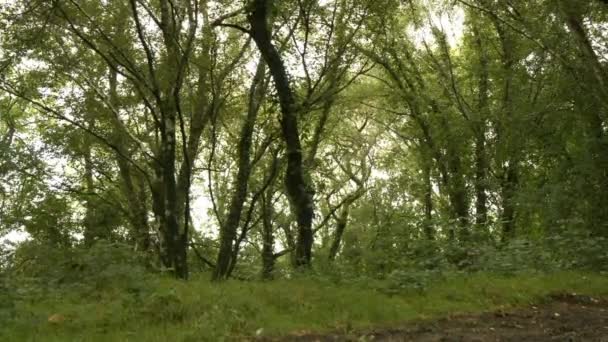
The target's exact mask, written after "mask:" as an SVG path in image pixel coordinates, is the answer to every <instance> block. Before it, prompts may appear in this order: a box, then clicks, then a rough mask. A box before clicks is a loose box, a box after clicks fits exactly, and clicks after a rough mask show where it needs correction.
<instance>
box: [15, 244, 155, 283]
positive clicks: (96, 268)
mask: <svg viewBox="0 0 608 342" xmlns="http://www.w3.org/2000/svg"><path fill="white" fill-rule="evenodd" d="M144 265H145V264H144V259H143V257H142V256H140V255H138V254H137V253H135V252H134V251H133V250H132V248H131V247H130V246H128V245H125V244H121V243H112V242H106V241H99V242H97V243H95V245H93V246H92V247H91V248H84V247H75V248H57V247H56V246H53V245H49V244H44V243H36V242H33V241H28V242H25V243H23V244H21V245H20V246H19V247H18V249H17V250H16V251H15V258H14V261H13V263H12V265H11V267H10V268H9V270H8V271H9V272H10V274H11V275H12V277H13V278H14V279H15V281H18V282H19V288H20V289H22V291H25V292H41V293H44V292H46V291H48V290H69V291H83V292H94V291H98V290H103V289H111V288H127V289H134V291H137V288H138V287H139V286H142V284H145V278H146V276H147V275H148V272H147V271H146V268H145V266H144Z"/></svg>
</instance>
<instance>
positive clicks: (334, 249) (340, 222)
mask: <svg viewBox="0 0 608 342" xmlns="http://www.w3.org/2000/svg"><path fill="white" fill-rule="evenodd" d="M349 212H350V203H345V204H344V205H343V206H342V210H341V212H340V215H339V216H338V217H337V218H336V232H335V235H334V240H333V241H332V243H331V247H330V248H329V261H334V260H335V259H336V256H337V255H338V251H339V250H340V244H341V243H342V236H343V235H344V231H345V230H346V224H347V223H348V215H349Z"/></svg>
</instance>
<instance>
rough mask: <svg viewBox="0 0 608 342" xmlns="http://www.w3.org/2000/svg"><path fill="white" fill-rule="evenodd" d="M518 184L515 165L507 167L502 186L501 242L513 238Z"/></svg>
mask: <svg viewBox="0 0 608 342" xmlns="http://www.w3.org/2000/svg"><path fill="white" fill-rule="evenodd" d="M518 184H519V181H518V176H517V169H516V165H511V164H510V165H509V166H508V167H507V171H506V175H505V179H504V182H503V184H502V189H501V192H502V202H503V204H502V215H501V220H502V231H503V241H507V240H509V239H511V238H513V237H514V236H515V194H516V191H517V185H518Z"/></svg>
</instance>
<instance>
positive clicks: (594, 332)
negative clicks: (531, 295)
mask: <svg viewBox="0 0 608 342" xmlns="http://www.w3.org/2000/svg"><path fill="white" fill-rule="evenodd" d="M277 341H315V342H316V341H319V342H321V341H420V342H456V341H471V342H473V341H479V342H482V341H483V342H485V341H513V342H520V341H538V342H542V341H597V342H608V299H606V298H598V297H591V296H586V295H578V294H574V293H569V294H561V295H551V296H549V297H547V299H546V300H545V301H543V302H542V303H539V304H537V305H530V306H528V307H524V308H517V309H508V310H498V311H494V312H488V313H483V314H461V315H454V316H449V317H445V318H442V319H435V320H424V321H419V322H413V323H408V324H406V325H405V326H402V327H399V328H387V329H375V330H368V331H359V332H356V333H350V334H346V333H343V332H342V333H339V332H337V333H333V334H323V335H321V334H318V335H317V334H309V333H305V332H303V333H298V334H293V335H289V336H285V337H282V338H280V339H277Z"/></svg>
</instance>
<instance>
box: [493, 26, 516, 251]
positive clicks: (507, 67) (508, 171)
mask: <svg viewBox="0 0 608 342" xmlns="http://www.w3.org/2000/svg"><path fill="white" fill-rule="evenodd" d="M494 26H495V28H496V30H497V32H498V36H499V38H500V43H501V50H502V56H501V62H502V70H503V73H504V80H503V82H504V85H503V99H502V117H501V118H500V119H499V123H498V128H499V129H498V130H497V132H496V135H497V141H498V143H499V144H501V145H503V146H505V148H504V150H505V152H506V153H505V155H504V156H503V157H502V158H501V159H502V160H504V162H503V163H502V164H503V165H501V167H502V168H503V175H502V180H501V199H502V214H501V218H500V221H501V222H502V233H503V241H506V240H508V239H510V238H512V237H513V236H514V235H515V216H516V207H515V194H516V193H515V192H516V189H517V188H518V184H519V175H518V172H519V171H518V168H519V167H518V160H519V154H520V153H521V152H520V151H519V149H518V146H519V145H520V143H519V142H518V141H515V138H514V135H515V127H513V94H512V91H513V89H512V87H513V65H514V63H515V60H514V56H513V39H512V38H511V37H510V36H509V34H510V33H509V32H507V29H505V27H504V26H503V24H502V23H500V22H498V21H497V20H496V19H494ZM505 128H506V129H505Z"/></svg>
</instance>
